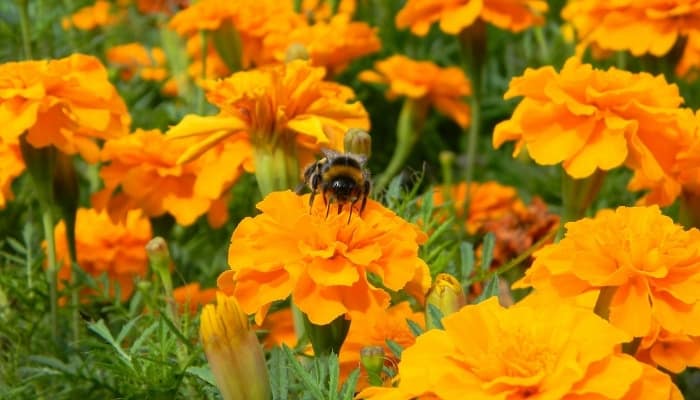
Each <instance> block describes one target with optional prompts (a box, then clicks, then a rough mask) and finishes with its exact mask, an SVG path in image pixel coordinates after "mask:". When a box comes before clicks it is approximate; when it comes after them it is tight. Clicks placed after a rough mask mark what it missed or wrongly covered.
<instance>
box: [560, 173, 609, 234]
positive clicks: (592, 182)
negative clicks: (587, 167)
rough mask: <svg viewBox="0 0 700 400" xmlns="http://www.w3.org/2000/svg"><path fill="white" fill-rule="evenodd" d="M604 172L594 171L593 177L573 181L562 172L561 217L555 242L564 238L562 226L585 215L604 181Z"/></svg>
mask: <svg viewBox="0 0 700 400" xmlns="http://www.w3.org/2000/svg"><path fill="white" fill-rule="evenodd" d="M605 174H606V173H605V171H602V170H596V172H594V173H593V175H591V176H589V177H587V178H583V179H575V178H572V177H571V176H569V174H567V173H566V171H563V172H562V182H561V191H562V196H561V197H562V203H563V204H562V206H563V209H562V215H561V222H560V224H559V232H558V233H557V237H556V241H559V240H561V238H562V237H564V225H565V224H566V223H567V222H571V221H576V220H578V219H581V218H583V217H584V216H585V215H586V210H587V209H588V207H590V205H591V204H592V203H593V200H595V198H596V196H597V195H598V192H599V191H600V188H601V187H602V186H603V181H604V180H605Z"/></svg>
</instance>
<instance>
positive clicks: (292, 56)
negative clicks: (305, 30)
mask: <svg viewBox="0 0 700 400" xmlns="http://www.w3.org/2000/svg"><path fill="white" fill-rule="evenodd" d="M309 58H311V57H310V56H309V50H308V49H307V48H306V46H304V45H303V44H301V43H298V42H295V43H292V44H290V45H289V46H288V47H287V52H286V53H285V55H284V61H285V62H290V61H294V60H308V59H309Z"/></svg>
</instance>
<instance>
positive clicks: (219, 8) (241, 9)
mask: <svg viewBox="0 0 700 400" xmlns="http://www.w3.org/2000/svg"><path fill="white" fill-rule="evenodd" d="M302 23H303V19H302V17H301V16H300V15H298V14H296V13H294V11H293V10H292V6H291V4H290V3H289V2H286V1H277V0H240V1H236V2H226V1H223V2H222V1H220V0H201V1H198V2H197V3H194V4H192V5H191V6H189V7H187V8H186V9H184V10H182V11H180V12H178V13H177V14H175V16H173V18H172V19H171V20H170V24H169V26H170V27H171V28H172V29H174V30H175V31H176V32H177V33H178V34H179V35H181V36H183V37H192V36H193V35H196V34H197V33H199V31H210V32H214V31H217V30H219V29H220V28H221V27H223V26H224V25H226V24H231V25H232V26H233V27H234V28H235V30H236V32H237V34H238V35H239V36H240V41H241V44H242V46H243V48H242V54H241V57H242V66H243V67H244V68H245V67H249V66H250V65H253V64H254V65H264V64H267V63H270V62H273V61H274V56H273V54H272V52H271V51H270V49H267V48H266V47H265V46H264V40H265V38H266V37H267V36H269V35H270V34H273V33H275V32H291V31H292V30H293V29H294V28H295V27H297V26H300V25H301V24H302ZM199 41H200V43H201V39H200V40H199Z"/></svg>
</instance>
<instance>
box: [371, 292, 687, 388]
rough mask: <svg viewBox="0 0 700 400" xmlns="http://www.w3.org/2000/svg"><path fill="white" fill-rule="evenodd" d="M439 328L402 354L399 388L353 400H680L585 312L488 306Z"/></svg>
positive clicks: (621, 337) (664, 378) (618, 336)
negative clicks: (413, 399)
mask: <svg viewBox="0 0 700 400" xmlns="http://www.w3.org/2000/svg"><path fill="white" fill-rule="evenodd" d="M442 323H443V325H444V327H445V330H437V329H433V330H430V331H428V332H426V333H424V334H423V335H421V336H419V337H418V338H417V339H416V343H415V344H414V345H413V346H411V347H409V348H407V349H405V350H404V351H403V353H402V359H401V362H400V363H399V375H398V376H399V379H400V381H399V384H398V387H397V388H379V387H372V388H368V389H365V390H364V391H362V392H361V393H360V394H359V395H358V398H362V399H392V400H394V399H395V400H399V399H412V398H415V397H420V398H435V399H442V400H452V399H460V400H461V399H465V398H479V399H506V398H508V399H516V398H517V399H524V398H530V397H532V398H552V399H562V400H573V399H580V398H596V399H625V400H632V399H650V400H651V399H654V400H660V399H682V398H683V396H682V395H681V393H680V391H679V390H678V388H676V387H675V386H674V385H673V383H672V382H671V379H670V377H669V376H668V375H666V374H664V373H662V372H660V371H658V370H656V369H654V368H652V367H650V366H648V365H646V364H643V363H640V362H638V361H636V360H635V359H634V358H632V357H630V356H628V355H626V354H621V353H620V352H619V350H618V346H619V344H620V343H622V342H624V341H626V340H627V339H628V337H627V335H625V334H624V333H623V332H621V331H619V330H617V329H615V328H614V327H612V326H610V325H609V324H608V323H607V322H606V321H604V320H603V319H600V318H599V317H598V316H596V315H595V314H593V313H591V312H590V311H587V310H583V309H579V308H575V307H573V306H570V305H565V304H556V303H555V304H549V305H546V306H544V307H537V308H536V307H531V306H528V305H526V304H517V305H515V306H513V307H510V308H503V307H501V306H500V305H499V304H498V300H497V299H496V298H491V299H489V300H486V301H484V302H482V303H480V304H476V305H469V306H466V307H464V308H462V310H460V311H459V312H457V313H455V314H452V315H449V316H447V317H445V318H444V319H443V320H442ZM475 327H478V329H475Z"/></svg>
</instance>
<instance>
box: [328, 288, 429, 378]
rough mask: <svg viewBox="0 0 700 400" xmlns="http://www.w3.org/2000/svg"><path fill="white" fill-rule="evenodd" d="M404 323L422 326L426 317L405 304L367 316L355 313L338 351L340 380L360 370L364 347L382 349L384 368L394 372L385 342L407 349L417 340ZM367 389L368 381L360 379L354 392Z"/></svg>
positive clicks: (372, 312) (394, 366) (373, 311)
mask: <svg viewBox="0 0 700 400" xmlns="http://www.w3.org/2000/svg"><path fill="white" fill-rule="evenodd" d="M407 320H411V321H413V322H415V323H417V324H418V325H419V326H421V327H425V315H424V314H423V313H419V312H414V311H413V310H412V309H411V305H410V304H408V302H405V301H404V302H401V303H399V304H396V305H394V306H391V307H389V308H388V309H386V310H384V309H374V310H370V311H369V312H367V313H363V314H360V313H357V314H353V316H352V323H351V324H350V330H349V331H348V335H347V337H346V338H345V342H343V347H342V348H341V349H340V354H339V355H338V360H339V361H340V374H341V379H344V378H345V377H347V376H348V375H349V374H350V372H352V371H353V370H354V369H355V368H358V367H360V352H361V351H362V348H363V347H366V346H380V347H382V348H383V349H384V356H385V358H384V360H385V364H387V367H389V368H392V369H394V370H395V369H396V365H397V363H398V361H399V360H397V359H396V358H395V357H394V356H393V355H392V352H391V350H390V349H389V347H388V346H387V340H392V341H394V342H395V343H397V344H398V345H399V346H401V348H407V347H409V346H411V345H413V343H414V342H415V341H416V338H415V336H413V333H412V332H411V329H410V328H409V326H408V323H407V322H406V321H407ZM366 386H368V382H367V379H364V378H362V379H360V381H359V382H358V387H357V390H360V389H362V388H364V387H366Z"/></svg>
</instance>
